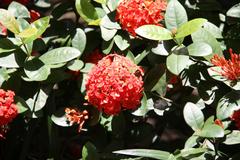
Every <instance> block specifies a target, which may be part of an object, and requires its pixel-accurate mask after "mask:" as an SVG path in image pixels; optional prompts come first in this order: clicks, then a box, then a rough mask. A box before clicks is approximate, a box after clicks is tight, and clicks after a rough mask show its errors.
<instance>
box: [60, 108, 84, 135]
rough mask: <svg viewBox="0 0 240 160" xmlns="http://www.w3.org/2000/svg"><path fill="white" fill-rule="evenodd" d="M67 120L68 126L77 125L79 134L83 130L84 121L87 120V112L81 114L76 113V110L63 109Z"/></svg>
mask: <svg viewBox="0 0 240 160" xmlns="http://www.w3.org/2000/svg"><path fill="white" fill-rule="evenodd" d="M65 113H66V117H67V120H68V121H69V122H70V124H71V125H72V124H74V123H77V124H79V128H78V132H80V131H81V130H82V128H83V125H84V123H85V121H86V120H87V119H88V111H87V110H84V111H82V112H80V111H78V110H77V109H70V108H66V109H65Z"/></svg>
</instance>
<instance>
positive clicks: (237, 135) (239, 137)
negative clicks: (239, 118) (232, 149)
mask: <svg viewBox="0 0 240 160" xmlns="http://www.w3.org/2000/svg"><path fill="white" fill-rule="evenodd" d="M223 143H224V144H227V145H234V144H239V143H240V131H237V130H233V131H232V132H231V133H230V134H228V135H227V136H226V140H225V141H224V142H223Z"/></svg>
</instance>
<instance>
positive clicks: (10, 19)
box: [0, 9, 19, 34]
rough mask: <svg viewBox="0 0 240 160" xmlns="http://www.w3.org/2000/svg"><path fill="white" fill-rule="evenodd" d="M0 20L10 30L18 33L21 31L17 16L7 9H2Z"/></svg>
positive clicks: (0, 10)
mask: <svg viewBox="0 0 240 160" xmlns="http://www.w3.org/2000/svg"><path fill="white" fill-rule="evenodd" d="M0 22H1V23H2V25H4V26H5V27H6V28H7V29H8V30H9V31H11V32H13V33H15V34H17V33H19V24H18V22H17V20H16V19H15V17H14V16H13V15H12V14H11V13H9V12H8V11H7V10H5V9H0Z"/></svg>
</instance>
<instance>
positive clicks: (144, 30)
mask: <svg viewBox="0 0 240 160" xmlns="http://www.w3.org/2000/svg"><path fill="white" fill-rule="evenodd" d="M135 32H136V33H137V34H138V35H140V36H141V37H144V38H147V39H151V40H156V41H160V40H170V39H172V33H171V32H170V31H169V30H167V29H166V28H163V27H160V26H156V25H143V26H141V27H139V28H137V29H136V31H135Z"/></svg>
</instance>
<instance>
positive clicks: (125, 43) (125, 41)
mask: <svg viewBox="0 0 240 160" xmlns="http://www.w3.org/2000/svg"><path fill="white" fill-rule="evenodd" d="M114 42H115V44H116V45H117V46H118V48H119V49H120V50H121V51H124V50H125V49H127V48H128V47H129V46H130V42H129V37H127V36H125V35H116V36H115V37H114Z"/></svg>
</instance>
